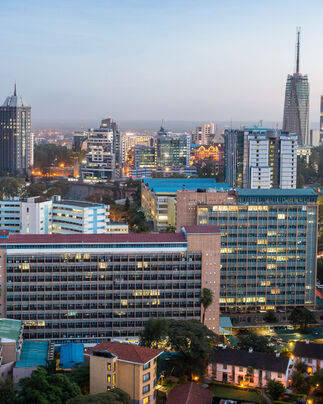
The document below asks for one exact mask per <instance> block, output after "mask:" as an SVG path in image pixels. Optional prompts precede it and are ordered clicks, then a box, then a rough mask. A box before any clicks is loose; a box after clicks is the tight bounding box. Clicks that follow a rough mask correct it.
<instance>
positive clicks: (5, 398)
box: [0, 379, 15, 404]
mask: <svg viewBox="0 0 323 404" xmlns="http://www.w3.org/2000/svg"><path fill="white" fill-rule="evenodd" d="M14 402H15V393H14V390H13V384H12V381H11V379H6V380H4V381H3V380H0V403H1V404H13V403H14Z"/></svg>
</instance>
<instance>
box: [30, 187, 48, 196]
mask: <svg viewBox="0 0 323 404" xmlns="http://www.w3.org/2000/svg"><path fill="white" fill-rule="evenodd" d="M45 189H46V187H45V185H44V184H30V185H29V186H28V187H27V188H26V196H28V197H33V196H41V195H42V194H43V193H44V191H45Z"/></svg>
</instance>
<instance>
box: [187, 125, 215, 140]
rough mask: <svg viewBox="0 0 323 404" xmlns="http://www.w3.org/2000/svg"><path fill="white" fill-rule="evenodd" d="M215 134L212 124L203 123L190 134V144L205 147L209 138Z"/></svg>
mask: <svg viewBox="0 0 323 404" xmlns="http://www.w3.org/2000/svg"><path fill="white" fill-rule="evenodd" d="M214 134H215V127H214V122H209V123H203V124H202V125H201V126H197V127H196V129H195V130H194V131H193V133H192V142H193V143H194V144H200V145H207V144H208V143H209V141H210V137H211V136H212V135H214Z"/></svg>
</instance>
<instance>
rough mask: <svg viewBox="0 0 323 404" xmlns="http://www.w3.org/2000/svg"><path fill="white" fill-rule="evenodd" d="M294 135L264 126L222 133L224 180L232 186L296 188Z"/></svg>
mask: <svg viewBox="0 0 323 404" xmlns="http://www.w3.org/2000/svg"><path fill="white" fill-rule="evenodd" d="M297 145H298V143H297V136H296V135H295V134H292V133H290V134H289V133H285V132H282V131H278V130H275V129H269V128H265V127H258V126H252V127H245V128H244V130H226V131H225V160H226V164H225V177H226V181H227V182H228V183H229V184H230V185H231V186H233V187H239V188H241V187H243V188H253V189H254V188H260V189H269V188H282V189H290V188H296V181H297Z"/></svg>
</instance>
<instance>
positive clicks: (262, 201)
mask: <svg viewBox="0 0 323 404" xmlns="http://www.w3.org/2000/svg"><path fill="white" fill-rule="evenodd" d="M317 198H318V196H317V194H316V192H315V191H314V190H310V189H286V190H280V189H271V190H261V189H252V190H250V189H238V190H236V191H229V192H215V190H214V192H210V191H209V192H195V191H178V192H177V204H176V210H177V215H176V218H177V222H176V226H177V228H178V229H179V228H181V226H185V225H193V224H197V225H204V224H206V225H216V226H218V227H219V229H220V231H221V235H222V237H221V294H220V308H221V310H222V311H223V312H228V313H229V312H232V313H236V312H240V311H241V312H243V311H250V312H253V311H254V312H256V311H266V310H269V309H272V310H284V311H286V310H287V309H292V308H293V307H295V306H305V307H308V308H313V307H315V282H316V249H317V246H316V237H317V220H318V206H317Z"/></svg>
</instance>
